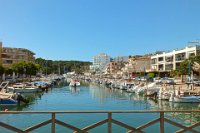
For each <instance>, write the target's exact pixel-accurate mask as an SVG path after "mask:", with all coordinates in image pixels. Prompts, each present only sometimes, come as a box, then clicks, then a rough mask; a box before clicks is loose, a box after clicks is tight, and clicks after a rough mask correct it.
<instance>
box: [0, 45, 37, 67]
mask: <svg viewBox="0 0 200 133" xmlns="http://www.w3.org/2000/svg"><path fill="white" fill-rule="evenodd" d="M34 55H35V53H33V52H32V51H30V50H28V49H24V48H10V47H3V45H2V42H0V63H1V64H2V65H3V66H5V67H7V66H11V65H12V64H14V63H17V62H19V61H26V62H34V60H35V57H34Z"/></svg>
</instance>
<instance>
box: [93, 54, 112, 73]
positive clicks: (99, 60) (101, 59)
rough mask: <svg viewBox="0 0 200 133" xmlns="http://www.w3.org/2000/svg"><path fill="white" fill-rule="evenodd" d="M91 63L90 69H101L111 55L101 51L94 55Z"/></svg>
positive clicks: (108, 61)
mask: <svg viewBox="0 0 200 133" xmlns="http://www.w3.org/2000/svg"><path fill="white" fill-rule="evenodd" d="M92 60H93V61H92V65H91V66H90V70H94V71H96V70H100V71H102V70H103V69H104V68H105V67H106V65H107V64H108V63H110V60H111V57H110V56H108V55H107V54H105V53H101V54H99V55H97V56H94V57H93V59H92Z"/></svg>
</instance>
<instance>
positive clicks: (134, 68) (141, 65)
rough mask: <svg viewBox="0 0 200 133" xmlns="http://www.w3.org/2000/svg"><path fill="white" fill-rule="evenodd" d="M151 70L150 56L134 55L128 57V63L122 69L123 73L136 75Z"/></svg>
mask: <svg viewBox="0 0 200 133" xmlns="http://www.w3.org/2000/svg"><path fill="white" fill-rule="evenodd" d="M150 68H151V57H150V55H144V56H140V55H136V56H130V57H129V61H128V63H127V64H126V65H125V67H124V68H123V69H122V71H123V73H128V74H131V73H138V72H144V71H150Z"/></svg>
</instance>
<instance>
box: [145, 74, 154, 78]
mask: <svg viewBox="0 0 200 133" xmlns="http://www.w3.org/2000/svg"><path fill="white" fill-rule="evenodd" d="M147 76H148V77H149V78H154V76H155V74H154V73H148V74H147Z"/></svg>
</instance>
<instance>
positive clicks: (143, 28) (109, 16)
mask: <svg viewBox="0 0 200 133" xmlns="http://www.w3.org/2000/svg"><path fill="white" fill-rule="evenodd" d="M199 7H200V0H0V41H2V42H3V46H6V47H20V48H27V49H30V50H32V51H33V52H35V53H36V57H42V58H45V59H52V60H82V61H91V60H92V56H94V55H98V54H99V53H101V52H104V53H107V54H108V55H110V56H112V57H115V56H128V55H143V54H147V53H152V52H154V51H156V50H172V49H175V48H182V47H185V46H186V45H187V42H188V41H191V40H194V39H199V38H200V14H199V13H200V8H199Z"/></svg>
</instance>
